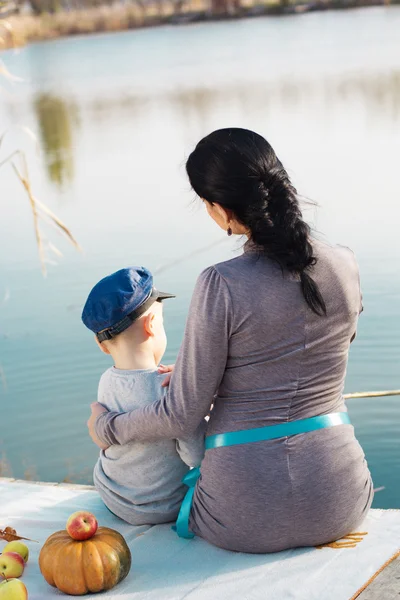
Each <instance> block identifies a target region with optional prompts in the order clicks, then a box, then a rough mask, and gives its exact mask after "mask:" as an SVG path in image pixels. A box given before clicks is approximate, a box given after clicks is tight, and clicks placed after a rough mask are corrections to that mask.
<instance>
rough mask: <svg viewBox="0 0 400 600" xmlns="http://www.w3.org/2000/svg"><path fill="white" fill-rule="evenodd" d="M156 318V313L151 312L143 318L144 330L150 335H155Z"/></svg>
mask: <svg viewBox="0 0 400 600" xmlns="http://www.w3.org/2000/svg"><path fill="white" fill-rule="evenodd" d="M154 319H155V314H154V313H150V314H148V315H146V316H145V318H144V320H143V327H144V330H145V332H146V334H147V335H148V336H149V337H153V336H154Z"/></svg>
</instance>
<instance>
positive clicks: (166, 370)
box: [158, 365, 175, 387]
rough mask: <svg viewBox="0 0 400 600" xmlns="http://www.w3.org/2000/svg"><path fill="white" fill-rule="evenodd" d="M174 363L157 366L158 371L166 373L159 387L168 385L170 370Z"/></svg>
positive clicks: (171, 370) (172, 368)
mask: <svg viewBox="0 0 400 600" xmlns="http://www.w3.org/2000/svg"><path fill="white" fill-rule="evenodd" d="M174 367H175V365H160V366H159V367H158V372H159V373H166V374H167V376H166V378H165V379H164V381H163V382H162V384H161V387H168V386H169V382H170V381H171V376H172V372H173V370H174Z"/></svg>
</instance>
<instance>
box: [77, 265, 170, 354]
mask: <svg viewBox="0 0 400 600" xmlns="http://www.w3.org/2000/svg"><path fill="white" fill-rule="evenodd" d="M166 298H175V296H174V295H173V294H167V293H164V292H160V291H159V290H157V289H156V288H155V287H154V285H153V275H152V274H151V273H150V271H149V270H148V269H146V268H145V267H128V268H126V269H121V270H120V271H117V272H116V273H113V274H112V275H108V277H104V279H102V280H101V281H99V283H97V284H96V285H95V286H94V288H93V289H92V291H91V292H90V294H89V296H88V299H87V300H86V304H85V306H84V308H83V312H82V321H83V323H84V324H85V325H86V327H87V328H88V329H90V330H91V331H93V333H95V334H96V336H97V339H98V340H99V342H103V341H104V340H110V339H112V338H113V337H115V336H116V335H118V334H119V333H121V332H122V331H124V330H125V329H127V328H128V327H130V326H131V325H132V323H133V322H134V321H136V319H138V318H139V317H140V316H141V315H142V314H143V313H145V312H146V310H148V309H149V308H150V306H151V305H152V304H153V302H156V300H164V299H166Z"/></svg>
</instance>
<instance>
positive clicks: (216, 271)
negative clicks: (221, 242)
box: [198, 254, 243, 285]
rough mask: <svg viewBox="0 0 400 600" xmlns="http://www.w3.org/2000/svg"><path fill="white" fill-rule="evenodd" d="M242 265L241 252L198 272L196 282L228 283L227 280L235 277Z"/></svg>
mask: <svg viewBox="0 0 400 600" xmlns="http://www.w3.org/2000/svg"><path fill="white" fill-rule="evenodd" d="M242 266H243V254H241V255H240V256H235V257H234V258H231V259H229V260H224V261H222V262H219V263H215V264H214V265H211V266H209V267H207V268H206V269H204V270H203V271H202V272H201V273H200V275H199V277H198V283H199V282H200V283H203V284H205V285H207V284H210V285H229V282H230V281H231V280H232V279H234V278H235V277H237V275H238V271H240V270H241V268H242Z"/></svg>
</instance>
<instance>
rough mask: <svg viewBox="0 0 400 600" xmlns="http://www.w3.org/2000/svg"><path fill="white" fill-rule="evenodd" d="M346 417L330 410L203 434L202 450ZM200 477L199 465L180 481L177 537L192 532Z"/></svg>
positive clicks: (345, 421)
mask: <svg viewBox="0 0 400 600" xmlns="http://www.w3.org/2000/svg"><path fill="white" fill-rule="evenodd" d="M349 424H350V418H349V415H348V414H347V413H345V412H339V413H331V414H329V415H321V416H319V417H311V418H310V419H300V420H299V421H290V422H288V423H282V424H280V425H271V426H269V427H257V428H256V429H246V430H244V431H232V432H229V433H218V434H216V435H210V436H208V437H206V443H205V446H206V450H210V449H211V448H222V447H223V446H236V445H238V444H251V443H253V442H264V441H265V440H275V439H278V438H282V437H289V436H291V435H298V434H299V433H309V432H310V431H317V429H325V428H326V427H335V426H336V425H349ZM199 477H200V467H197V468H196V469H191V470H190V471H189V472H188V473H187V474H186V475H185V477H184V478H183V479H182V482H183V483H184V484H185V485H187V486H188V487H189V490H188V491H187V493H186V496H185V497H184V499H183V502H182V504H181V508H180V511H179V515H178V519H177V521H176V524H175V526H174V527H173V529H174V531H176V533H177V534H178V535H179V537H182V538H186V539H191V538H193V537H194V534H193V533H192V532H191V531H190V530H189V517H190V510H191V508H192V501H193V495H194V490H195V486H196V482H197V480H198V478H199Z"/></svg>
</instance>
